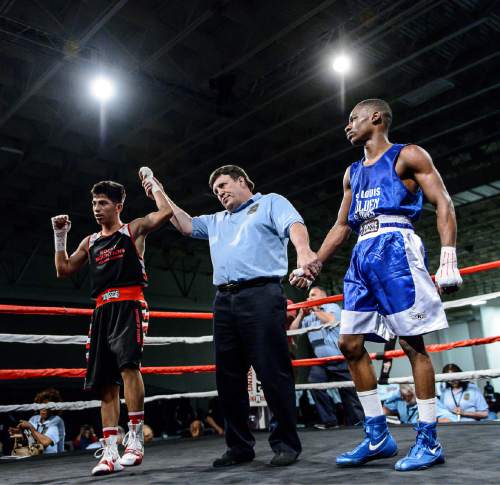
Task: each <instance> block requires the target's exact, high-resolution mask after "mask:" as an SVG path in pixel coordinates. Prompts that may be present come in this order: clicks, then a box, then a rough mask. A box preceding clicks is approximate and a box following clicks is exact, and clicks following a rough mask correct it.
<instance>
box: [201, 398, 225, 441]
mask: <svg viewBox="0 0 500 485" xmlns="http://www.w3.org/2000/svg"><path fill="white" fill-rule="evenodd" d="M205 423H206V424H207V426H208V427H210V428H212V429H213V430H214V431H215V432H216V433H217V434H218V435H219V436H224V415H223V414H222V407H221V405H220V400H219V398H218V397H214V398H212V399H210V401H209V403H208V413H207V416H206V418H205Z"/></svg>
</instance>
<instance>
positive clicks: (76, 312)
mask: <svg viewBox="0 0 500 485" xmlns="http://www.w3.org/2000/svg"><path fill="white" fill-rule="evenodd" d="M498 268H500V260H498V261H491V262H490V263H483V264H478V265H476V266H469V267H467V268H462V269H461V270H460V274H462V275H468V274H473V273H479V272H481V271H489V270H491V269H498ZM433 278H434V276H433ZM343 299H344V297H343V295H333V296H328V297H326V298H321V299H319V300H314V302H310V301H303V302H300V303H294V304H292V305H288V310H298V309H299V308H307V307H311V306H317V305H324V304H325V303H335V302H339V301H342V300H343ZM92 312H93V309H91V308H65V307H48V306H22V305H0V314H1V313H14V314H18V315H67V316H70V315H71V316H89V315H92ZM212 316H213V315H212V313H201V312H160V311H152V312H151V313H150V317H151V318H195V319H198V320H211V319H212Z"/></svg>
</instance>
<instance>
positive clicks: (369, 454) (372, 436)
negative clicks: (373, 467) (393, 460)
mask: <svg viewBox="0 0 500 485" xmlns="http://www.w3.org/2000/svg"><path fill="white" fill-rule="evenodd" d="M365 434H366V438H365V439H364V440H363V441H362V442H361V443H360V444H359V445H358V446H356V448H354V450H352V451H348V452H347V453H342V454H341V455H339V456H337V466H340V467H342V466H344V467H348V466H360V465H363V464H365V463H366V462H368V461H372V460H379V459H381V458H390V457H391V456H395V455H397V453H398V445H397V444H396V442H395V441H394V438H393V437H392V435H391V433H389V428H388V427H387V421H386V419H385V416H375V417H372V418H365Z"/></svg>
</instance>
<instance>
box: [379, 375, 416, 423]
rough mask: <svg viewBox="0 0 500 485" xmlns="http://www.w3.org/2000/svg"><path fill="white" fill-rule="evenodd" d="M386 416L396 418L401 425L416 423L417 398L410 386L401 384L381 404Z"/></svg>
mask: <svg viewBox="0 0 500 485" xmlns="http://www.w3.org/2000/svg"><path fill="white" fill-rule="evenodd" d="M383 409H384V413H385V414H386V415H387V416H397V417H398V418H399V420H400V421H401V422H402V423H411V424H413V423H418V407H417V396H416V395H415V391H414V388H413V386H412V385H410V384H401V385H400V386H399V390H397V391H396V392H394V393H393V394H391V395H389V397H388V398H387V399H386V400H385V401H384V403H383Z"/></svg>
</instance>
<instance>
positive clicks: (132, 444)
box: [120, 422, 144, 466]
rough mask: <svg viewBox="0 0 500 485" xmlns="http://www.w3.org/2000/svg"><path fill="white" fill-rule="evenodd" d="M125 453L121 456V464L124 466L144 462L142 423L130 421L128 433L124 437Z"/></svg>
mask: <svg viewBox="0 0 500 485" xmlns="http://www.w3.org/2000/svg"><path fill="white" fill-rule="evenodd" d="M123 446H125V453H123V456H122V457H121V458H120V464H121V465H123V466H137V465H140V464H141V463H142V459H143V458H144V432H143V428H142V423H139V424H132V423H130V422H129V423H128V433H127V434H126V435H125V437H124V438H123Z"/></svg>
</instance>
